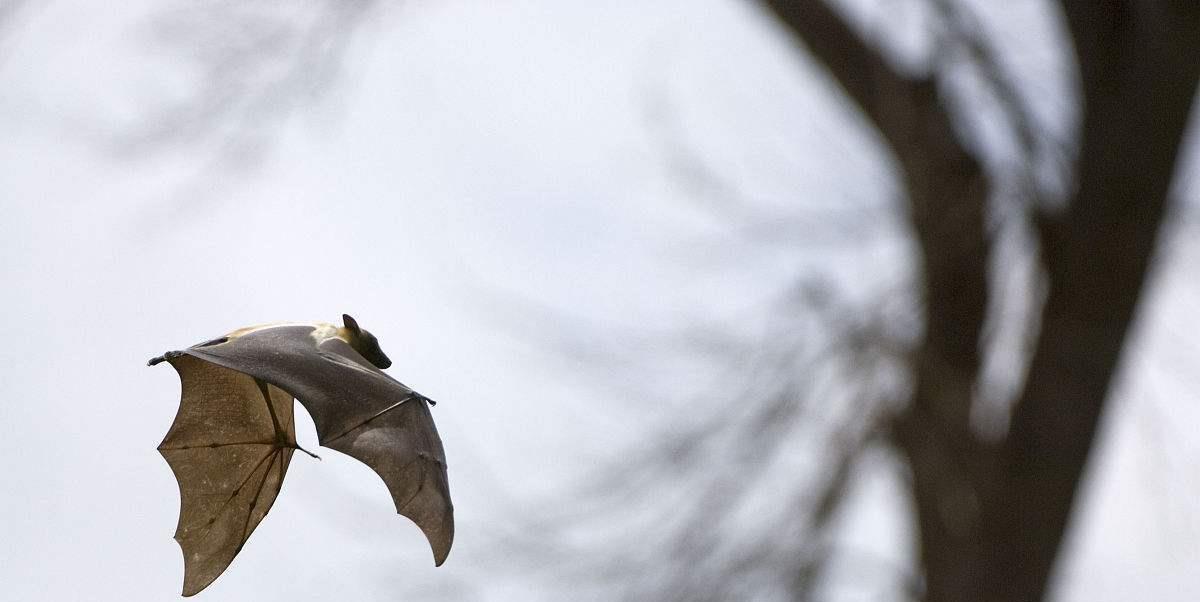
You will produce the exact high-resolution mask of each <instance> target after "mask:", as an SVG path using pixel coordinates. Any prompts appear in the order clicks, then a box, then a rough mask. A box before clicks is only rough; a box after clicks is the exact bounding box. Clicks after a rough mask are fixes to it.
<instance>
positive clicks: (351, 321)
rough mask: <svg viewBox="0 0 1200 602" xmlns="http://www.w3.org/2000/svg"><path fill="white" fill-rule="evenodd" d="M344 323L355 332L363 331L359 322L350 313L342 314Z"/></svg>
mask: <svg viewBox="0 0 1200 602" xmlns="http://www.w3.org/2000/svg"><path fill="white" fill-rule="evenodd" d="M342 324H343V325H345V326H346V328H347V329H349V330H350V331H351V332H353V333H354V334H359V333H361V332H362V329H361V328H359V327H358V322H356V321H355V320H354V318H352V317H350V314H342Z"/></svg>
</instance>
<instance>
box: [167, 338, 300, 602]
mask: <svg viewBox="0 0 1200 602" xmlns="http://www.w3.org/2000/svg"><path fill="white" fill-rule="evenodd" d="M168 361H170V362H171V365H172V366H173V367H174V368H175V370H176V371H177V372H179V379H180V381H181V384H182V388H183V394H182V396H181V399H180V403H179V413H178V414H177V415H176V416H175V422H174V423H173V424H172V425H171V429H170V431H168V432H167V436H166V438H164V439H163V442H162V444H161V445H159V447H158V450H159V452H160V453H161V454H162V455H163V457H164V458H166V460H167V463H168V464H170V465H171V470H172V471H173V472H174V473H175V479H176V480H177V481H178V482H179V497H180V504H179V526H178V527H177V528H176V530H175V540H176V541H178V542H179V546H180V547H181V548H182V549H183V561H184V576H183V595H184V596H191V595H193V594H196V593H197V592H199V591H200V590H202V589H204V588H205V587H208V585H209V584H210V583H212V582H213V580H215V579H216V578H217V577H218V576H220V575H221V573H223V572H224V571H225V569H226V568H227V567H228V566H229V563H231V562H233V559H234V557H235V556H237V554H238V552H240V551H241V549H242V546H243V545H245V543H246V540H247V539H248V538H249V537H250V534H251V533H253V532H254V529H255V527H257V526H258V523H259V522H260V521H262V519H263V517H265V516H266V515H267V512H268V511H269V510H270V509H271V505H272V504H273V503H274V502H275V497H276V496H277V495H279V490H280V488H281V487H282V486H283V477H284V474H286V473H287V468H288V464H289V462H291V459H292V451H293V448H292V447H290V446H294V445H295V443H296V431H295V425H294V424H293V422H292V396H291V395H290V394H288V393H286V392H284V391H283V390H282V389H280V388H278V387H275V386H270V385H265V383H264V386H265V387H267V389H268V390H269V393H268V395H269V396H270V403H268V402H267V399H266V397H265V396H264V390H263V389H260V387H259V384H258V383H256V382H255V380H254V378H252V377H251V376H248V375H246V374H242V373H240V372H236V371H234V370H229V369H227V368H223V367H221V366H218V365H216V364H212V363H209V362H205V361H202V360H199V359H197V358H194V357H191V356H188V355H177V356H174V357H171V358H169V360H168Z"/></svg>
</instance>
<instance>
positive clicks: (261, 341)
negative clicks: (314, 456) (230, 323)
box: [183, 326, 454, 566]
mask: <svg viewBox="0 0 1200 602" xmlns="http://www.w3.org/2000/svg"><path fill="white" fill-rule="evenodd" d="M317 334H318V333H317V332H316V329H314V327H312V326H281V327H274V328H267V329H263V330H259V331H255V332H251V333H249V334H244V335H241V336H238V337H236V338H230V339H228V340H225V341H222V340H221V339H218V340H217V341H215V342H212V343H211V344H202V345H199V346H196V347H193V348H190V349H187V350H184V352H183V353H186V354H189V355H191V356H194V357H196V358H200V359H203V360H206V361H208V362H211V363H214V364H217V365H220V366H224V367H226V368H230V369H232V370H236V371H239V372H243V373H246V374H249V375H252V376H254V377H256V378H259V379H262V380H263V381H266V382H268V383H271V384H272V385H274V386H276V387H278V388H280V389H282V390H284V391H286V392H288V393H290V394H291V395H294V396H295V397H296V399H297V400H298V401H299V402H300V403H301V404H303V405H304V408H305V409H307V410H308V413H309V414H311V415H312V418H313V423H314V425H315V426H316V428H317V437H318V439H319V440H320V443H321V445H323V446H325V447H329V448H332V449H336V450H338V451H340V452H342V453H345V454H347V455H349V456H351V457H353V458H356V459H358V460H359V461H361V462H363V463H365V464H366V465H367V466H370V467H371V469H372V470H374V471H375V472H376V473H377V474H379V476H380V477H381V478H382V479H383V482H384V483H385V484H386V485H387V488H388V491H389V492H390V493H391V495H392V501H393V502H394V503H395V505H396V511H397V512H398V513H400V514H402V515H404V516H406V517H408V518H409V519H411V520H412V521H413V522H414V523H416V524H417V526H418V527H420V529H421V531H422V532H424V534H425V537H426V538H427V539H428V540H429V545H430V547H431V548H432V549H433V557H434V563H435V564H437V565H439V566H440V565H441V564H442V563H443V562H445V560H446V556H447V555H448V554H449V553H450V546H451V544H452V543H453V541H454V506H453V504H452V503H451V501H450V488H449V484H448V481H447V477H446V455H445V451H444V450H443V448H442V441H441V438H439V437H438V433H437V428H436V427H435V426H434V423H433V416H432V415H430V412H429V402H428V399H426V398H425V397H423V396H421V395H420V394H418V393H416V392H415V391H413V390H412V389H410V388H408V387H407V386H405V385H403V384H402V383H400V382H399V381H397V380H395V379H393V378H392V377H390V376H388V375H387V374H385V373H384V372H383V371H381V370H379V369H378V368H376V367H375V366H373V365H371V364H370V362H368V361H367V360H365V359H364V358H363V357H362V356H361V355H359V354H358V352H357V351H355V350H354V349H353V348H352V347H350V345H349V344H347V343H346V342H345V341H342V340H341V339H337V338H330V339H320V338H319V337H318V336H317Z"/></svg>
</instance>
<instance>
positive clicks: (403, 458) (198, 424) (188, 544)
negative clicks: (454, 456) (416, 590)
mask: <svg viewBox="0 0 1200 602" xmlns="http://www.w3.org/2000/svg"><path fill="white" fill-rule="evenodd" d="M343 318H344V324H345V325H344V326H341V327H339V326H335V325H333V324H298V323H280V324H268V325H263V326H254V327H249V328H242V329H239V330H235V331H233V332H231V333H229V334H227V335H225V336H223V337H220V338H217V339H213V340H210V341H206V342H204V343H200V344H198V345H195V346H192V347H189V348H187V349H184V350H181V351H172V352H168V353H166V354H164V355H163V356H161V357H157V358H154V359H152V360H150V364H151V365H154V364H157V363H159V362H162V361H167V362H170V363H171V365H172V366H173V367H174V368H175V369H176V371H178V372H179V376H180V380H181V383H182V387H183V393H182V397H181V400H180V408H179V414H178V415H177V416H176V419H175V422H174V424H172V426H171V430H170V431H169V432H168V433H167V436H166V438H165V439H164V440H163V443H162V445H160V446H159V451H160V452H161V453H162V454H163V456H164V457H165V458H166V460H167V462H168V463H169V464H170V465H171V468H172V470H173V471H174V473H175V476H176V479H177V480H178V481H179V488H180V497H181V504H180V516H179V526H178V529H177V531H176V534H175V538H176V540H178V541H179V544H180V546H181V547H182V549H183V553H184V565H185V570H184V595H185V596H186V595H192V594H194V593H196V592H198V591H200V590H201V589H203V588H204V587H207V586H208V584H209V583H211V582H212V581H213V580H215V579H216V578H217V577H218V576H219V575H220V574H221V573H222V572H223V571H224V570H225V568H226V567H227V566H228V565H229V563H230V562H232V561H233V558H234V556H236V555H237V553H238V551H240V550H241V547H242V545H244V544H245V541H246V539H247V538H248V537H249V536H250V533H251V532H253V530H254V528H255V526H257V525H258V523H259V521H261V520H262V519H263V517H265V516H266V513H267V511H268V510H269V509H270V506H271V504H272V503H273V502H274V500H275V497H276V496H277V495H278V493H279V490H280V488H281V487H282V484H283V477H284V475H285V473H286V471H287V467H288V464H289V462H290V460H291V456H292V452H293V451H294V450H296V449H302V448H300V447H299V445H298V444H297V443H296V434H295V428H294V425H293V422H292V403H291V402H292V398H293V397H294V398H295V399H296V400H297V401H299V402H300V403H301V405H303V406H304V408H305V409H306V410H308V413H309V414H310V415H311V416H312V419H313V423H314V424H315V425H316V429H317V437H318V439H319V442H320V444H321V445H323V446H325V447H329V448H332V449H336V450H338V451H340V452H343V453H345V454H347V455H349V456H351V457H353V458H356V459H358V460H360V461H362V462H363V463H365V464H366V465H368V466H370V467H371V469H372V470H374V471H375V472H376V473H377V474H379V476H380V477H381V478H382V479H383V481H384V483H385V484H386V485H387V488H388V490H389V492H390V493H391V495H392V501H393V502H394V503H395V506H396V511H397V512H398V513H400V514H403V515H404V516H407V517H408V518H410V519H412V521H413V522H414V523H416V524H417V526H418V527H420V528H421V530H422V531H423V532H424V533H425V536H426V538H427V539H428V540H429V543H430V546H431V547H432V549H433V556H434V562H435V563H436V564H437V565H441V564H442V562H444V561H445V559H446V555H447V554H448V553H449V551H450V545H451V543H452V541H453V539H454V509H453V505H452V504H451V501H450V491H449V486H448V484H447V476H446V457H445V452H444V450H443V448H442V442H441V439H440V438H439V437H438V434H437V429H436V428H435V426H434V423H433V417H432V416H431V414H430V412H429V405H430V404H431V403H433V402H432V401H430V400H429V399H428V398H426V397H424V396H422V395H421V394H419V393H417V392H415V391H413V390H412V389H411V388H409V387H407V386H405V385H404V384H402V383H400V382H399V381H397V380H395V379H394V378H392V377H391V376H389V375H387V374H385V373H384V372H383V371H382V370H381V368H387V367H388V366H390V365H391V361H390V360H389V359H388V358H387V356H386V355H384V354H383V351H382V350H381V349H380V348H379V343H378V341H377V340H376V339H375V337H374V336H372V335H371V334H370V333H369V332H367V331H366V330H362V329H361V328H359V327H358V324H357V323H355V321H354V319H353V318H351V317H350V316H343Z"/></svg>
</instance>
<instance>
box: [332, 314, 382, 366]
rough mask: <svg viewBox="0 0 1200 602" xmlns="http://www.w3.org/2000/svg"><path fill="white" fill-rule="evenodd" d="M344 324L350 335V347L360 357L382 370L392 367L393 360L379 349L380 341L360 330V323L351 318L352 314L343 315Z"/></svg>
mask: <svg viewBox="0 0 1200 602" xmlns="http://www.w3.org/2000/svg"><path fill="white" fill-rule="evenodd" d="M342 324H343V325H345V328H346V333H347V334H349V335H350V346H351V347H353V348H354V350H355V351H357V352H358V353H359V355H361V356H363V357H365V358H367V361H368V362H371V363H372V364H374V365H375V367H376V368H379V369H381V370H382V369H384V368H387V367H389V366H391V365H392V360H390V359H388V356H387V355H385V354H384V353H383V350H382V349H380V348H379V339H377V338H375V335H373V334H371V333H370V332H368V331H366V330H363V329H362V328H359V326H358V322H356V321H355V320H354V318H352V317H350V314H342Z"/></svg>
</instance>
